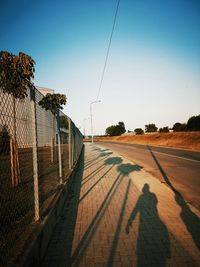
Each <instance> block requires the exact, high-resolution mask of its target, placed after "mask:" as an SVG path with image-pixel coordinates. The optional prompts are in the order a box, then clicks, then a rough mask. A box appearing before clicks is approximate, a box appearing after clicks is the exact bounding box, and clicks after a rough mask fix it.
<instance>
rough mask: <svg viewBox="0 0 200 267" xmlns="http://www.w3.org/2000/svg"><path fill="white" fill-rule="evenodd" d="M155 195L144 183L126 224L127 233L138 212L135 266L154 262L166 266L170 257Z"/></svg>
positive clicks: (167, 239) (166, 236) (162, 266)
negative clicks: (154, 251)
mask: <svg viewBox="0 0 200 267" xmlns="http://www.w3.org/2000/svg"><path fill="white" fill-rule="evenodd" d="M157 203H158V200H157V197H156V195H155V194H154V193H152V192H150V187H149V185H148V184H144V186H143V189H142V194H141V195H140V197H139V199H138V201H137V203H136V205H135V207H134V208H133V211H132V213H131V215H130V217H129V220H128V222H127V225H126V233H127V234H129V232H130V229H131V227H132V223H133V221H134V220H135V218H136V216H137V214H139V216H140V218H139V230H138V238H137V267H141V266H146V265H147V264H152V263H153V262H155V254H154V253H152V251H153V250H155V248H156V250H157V251H156V254H157V257H156V264H157V265H156V266H159V267H164V266H166V258H168V257H170V241H169V234H168V231H167V228H166V226H165V225H164V223H163V222H162V221H161V219H160V217H159V214H158V211H157Z"/></svg>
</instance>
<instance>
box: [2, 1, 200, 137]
mask: <svg viewBox="0 0 200 267" xmlns="http://www.w3.org/2000/svg"><path fill="white" fill-rule="evenodd" d="M116 4H117V0H90V1H89V0H84V1H83V0H71V1H67V0H62V1H61V0H57V1H54V0H52V1H50V0H43V1H41V0H34V1H29V0H1V1H0V25H1V31H0V50H7V51H10V52H12V53H15V54H16V53H18V52H19V51H23V52H25V53H27V54H29V55H31V56H32V58H33V59H34V60H35V61H36V73H35V80H34V83H35V84H36V85H39V86H43V87H49V88H52V89H55V90H56V92H58V93H64V94H66V95H67V98H68V103H67V105H66V107H65V112H66V113H67V114H68V115H69V116H70V117H71V118H72V119H73V121H74V122H75V123H76V125H77V126H78V127H79V126H80V127H81V130H82V131H83V120H84V119H86V118H88V117H89V115H90V112H89V111H90V102H92V101H94V100H96V98H97V93H98V88H99V83H100V77H101V73H102V69H103V64H104V60H105V55H106V50H107V46H108V41H109V36H110V32H111V28H112V23H113V17H114V13H115V8H116ZM100 99H101V100H102V103H100V104H96V105H93V107H94V132H95V133H96V134H102V133H104V132H105V128H106V127H107V126H110V125H112V124H117V123H118V121H124V123H125V126H126V128H127V130H134V129H135V128H137V127H141V128H144V125H145V124H147V123H155V124H156V125H157V126H158V127H163V126H167V125H168V126H173V124H174V123H175V122H177V121H180V122H186V121H187V119H188V118H189V117H190V116H192V115H197V114H199V113H200V108H199V107H200V105H199V103H200V1H199V0H166V1H162V0H121V2H120V6H119V12H118V17H117V22H116V27H115V32H114V35H113V40H112V45H111V50H110V55H109V59H108V64H107V68H106V73H105V78H104V81H103V85H102V89H101V92H100ZM85 127H86V133H88V134H89V133H90V123H89V120H86V121H85Z"/></svg>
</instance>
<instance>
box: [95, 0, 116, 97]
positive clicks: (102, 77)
mask: <svg viewBox="0 0 200 267" xmlns="http://www.w3.org/2000/svg"><path fill="white" fill-rule="evenodd" d="M119 3H120V0H118V2H117V6H116V11H115V16H114V20H113V26H112V30H111V34H110V38H109V42H108V48H107V52H106V57H105V62H104V66H103V71H102V74H101V79H100V84H99V89H98V94H97V98H96V101H97V100H99V95H100V92H101V87H102V83H103V79H104V75H105V70H106V66H107V62H108V56H109V52H110V46H111V42H112V37H113V33H114V29H115V24H116V19H117V14H118V10H119Z"/></svg>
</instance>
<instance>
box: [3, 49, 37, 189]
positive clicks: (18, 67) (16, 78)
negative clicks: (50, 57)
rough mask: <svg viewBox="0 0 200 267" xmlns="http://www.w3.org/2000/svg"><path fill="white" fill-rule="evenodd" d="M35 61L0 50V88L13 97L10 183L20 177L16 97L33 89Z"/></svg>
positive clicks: (20, 96)
mask: <svg viewBox="0 0 200 267" xmlns="http://www.w3.org/2000/svg"><path fill="white" fill-rule="evenodd" d="M34 65H35V61H34V60H33V59H32V58H31V57H30V56H29V55H26V54H25V53H23V52H19V54H18V55H14V54H12V53H9V52H7V51H1V52H0V90H2V92H3V93H7V94H10V95H12V98H13V136H11V139H10V141H11V150H10V158H11V176H12V185H13V186H15V185H17V184H18V183H19V182H20V181H21V179H20V170H19V157H18V144H17V136H16V132H17V129H16V99H19V100H21V99H24V98H25V97H26V96H27V90H29V89H30V90H31V91H32V90H35V86H34V84H33V82H32V79H33V78H34V72H35V68H34Z"/></svg>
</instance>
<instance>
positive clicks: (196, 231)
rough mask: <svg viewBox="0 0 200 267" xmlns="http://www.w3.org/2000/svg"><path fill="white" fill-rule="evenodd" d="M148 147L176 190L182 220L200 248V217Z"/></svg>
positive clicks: (163, 174)
mask: <svg viewBox="0 0 200 267" xmlns="http://www.w3.org/2000/svg"><path fill="white" fill-rule="evenodd" d="M148 149H149V151H150V153H151V155H152V157H153V159H154V161H155V162H156V164H157V166H158V168H159V170H160V172H161V174H162V177H163V179H164V180H165V182H166V184H167V185H168V186H169V187H170V188H171V189H172V191H173V192H174V194H175V201H176V203H177V204H178V205H179V206H180V208H181V213H180V217H181V219H182V221H183V222H184V224H185V226H186V228H187V230H188V232H189V233H190V234H191V237H192V239H193V241H194V243H195V245H196V247H197V248H198V249H199V250H200V219H199V217H198V216H197V215H196V214H195V213H194V212H192V210H191V209H190V207H189V205H188V204H187V202H186V201H185V199H184V198H183V196H182V194H181V193H180V192H179V191H177V190H176V188H175V187H174V186H173V184H172V183H171V181H170V179H169V178H168V176H167V175H166V173H165V171H164V170H163V168H162V166H161V164H160V163H159V161H158V159H157V158H156V156H155V155H154V153H153V151H152V150H151V148H150V147H149V146H148Z"/></svg>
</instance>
